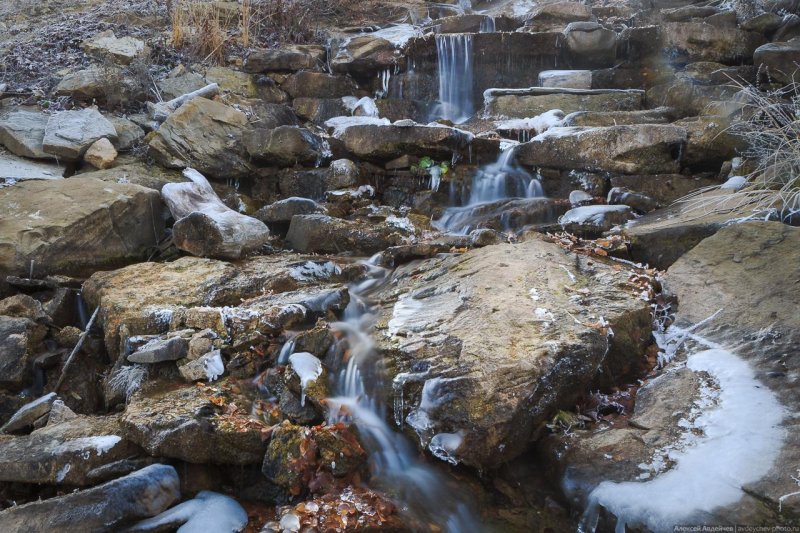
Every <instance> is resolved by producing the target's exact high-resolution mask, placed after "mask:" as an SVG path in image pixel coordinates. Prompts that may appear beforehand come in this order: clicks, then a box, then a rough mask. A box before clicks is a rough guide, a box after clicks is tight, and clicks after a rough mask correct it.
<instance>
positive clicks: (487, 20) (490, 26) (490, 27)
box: [478, 15, 497, 33]
mask: <svg viewBox="0 0 800 533" xmlns="http://www.w3.org/2000/svg"><path fill="white" fill-rule="evenodd" d="M495 28H496V26H495V23H494V17H491V16H489V15H487V16H485V17H484V18H483V20H482V21H481V26H480V29H479V30H478V31H480V33H494V32H495V31H497V30H496V29H495Z"/></svg>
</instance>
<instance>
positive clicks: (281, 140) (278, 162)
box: [244, 126, 330, 167]
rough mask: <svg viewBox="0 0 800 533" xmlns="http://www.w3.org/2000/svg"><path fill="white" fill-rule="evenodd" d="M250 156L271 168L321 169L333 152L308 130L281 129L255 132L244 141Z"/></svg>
mask: <svg viewBox="0 0 800 533" xmlns="http://www.w3.org/2000/svg"><path fill="white" fill-rule="evenodd" d="M244 146H245V149H246V150H247V153H249V154H250V156H251V157H253V159H255V160H257V161H261V162H263V163H265V164H268V165H270V166H277V167H292V166H295V165H303V166H320V164H321V163H322V161H323V160H324V159H325V158H327V157H328V155H329V152H330V148H328V147H327V143H326V142H324V141H323V140H322V139H321V138H319V137H318V136H317V135H315V134H313V133H311V132H310V131H309V130H307V129H305V128H298V127H296V126H279V127H277V128H275V129H260V128H259V129H255V130H253V131H251V132H249V133H248V134H247V136H246V137H245V138H244Z"/></svg>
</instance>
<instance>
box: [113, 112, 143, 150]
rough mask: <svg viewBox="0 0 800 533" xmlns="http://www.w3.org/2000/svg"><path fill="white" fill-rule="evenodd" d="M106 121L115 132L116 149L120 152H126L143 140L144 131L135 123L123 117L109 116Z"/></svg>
mask: <svg viewBox="0 0 800 533" xmlns="http://www.w3.org/2000/svg"><path fill="white" fill-rule="evenodd" d="M106 118H108V121H109V122H111V124H112V125H113V126H114V129H115V130H116V132H117V144H116V147H117V149H118V150H119V151H120V152H127V151H128V150H130V149H131V148H133V147H134V146H136V144H138V143H139V141H141V140H142V139H144V130H143V129H142V128H140V127H139V125H138V124H136V123H135V122H133V121H131V120H128V119H126V118H123V117H116V116H109V117H106Z"/></svg>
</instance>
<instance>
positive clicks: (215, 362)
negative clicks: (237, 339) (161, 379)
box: [178, 350, 225, 383]
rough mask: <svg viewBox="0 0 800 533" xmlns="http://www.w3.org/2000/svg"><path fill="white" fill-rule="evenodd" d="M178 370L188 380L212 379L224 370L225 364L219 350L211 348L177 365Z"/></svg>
mask: <svg viewBox="0 0 800 533" xmlns="http://www.w3.org/2000/svg"><path fill="white" fill-rule="evenodd" d="M178 371H179V372H180V373H181V376H183V379H185V380H186V381H188V382H190V383H191V382H194V381H201V380H207V381H214V380H215V379H216V377H217V376H219V375H221V374H222V373H223V372H224V371H225V365H224V363H223V361H222V356H221V355H220V351H219V350H212V351H209V352H208V353H206V354H204V355H201V356H200V357H198V358H197V359H194V360H193V361H189V362H187V363H186V364H185V365H181V366H179V367H178Z"/></svg>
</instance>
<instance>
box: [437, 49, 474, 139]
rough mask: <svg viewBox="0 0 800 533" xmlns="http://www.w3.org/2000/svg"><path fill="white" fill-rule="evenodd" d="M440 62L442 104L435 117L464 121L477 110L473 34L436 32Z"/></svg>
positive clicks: (458, 122) (440, 100)
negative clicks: (474, 83) (473, 90)
mask: <svg viewBox="0 0 800 533" xmlns="http://www.w3.org/2000/svg"><path fill="white" fill-rule="evenodd" d="M436 53H437V57H438V66H439V106H438V109H437V110H436V111H435V115H436V116H435V117H433V118H443V119H446V120H450V121H452V122H453V123H455V124H460V123H462V122H464V121H466V120H467V119H468V118H469V117H471V116H472V115H473V114H474V112H475V104H474V102H473V94H472V89H473V57H472V35H469V34H439V35H437V36H436Z"/></svg>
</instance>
